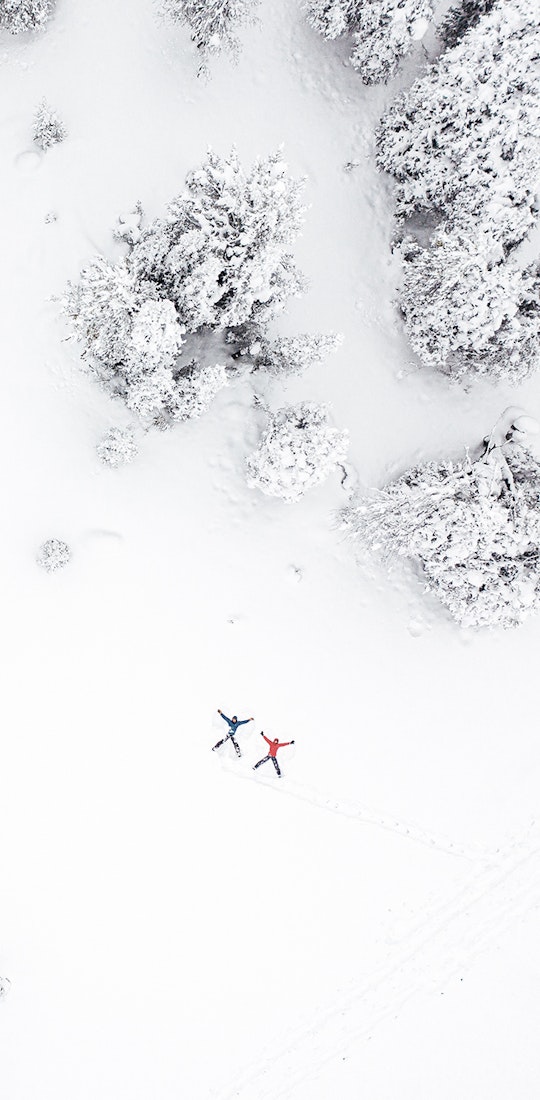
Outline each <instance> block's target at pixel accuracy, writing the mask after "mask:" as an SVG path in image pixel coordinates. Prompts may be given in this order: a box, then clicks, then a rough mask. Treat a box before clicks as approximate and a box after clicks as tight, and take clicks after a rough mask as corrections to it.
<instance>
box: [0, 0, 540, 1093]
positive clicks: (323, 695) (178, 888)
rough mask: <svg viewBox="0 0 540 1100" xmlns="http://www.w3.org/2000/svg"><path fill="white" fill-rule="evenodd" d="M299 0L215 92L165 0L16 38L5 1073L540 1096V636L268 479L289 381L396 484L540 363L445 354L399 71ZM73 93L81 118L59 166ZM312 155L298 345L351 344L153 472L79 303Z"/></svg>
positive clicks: (167, 449)
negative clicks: (184, 218) (411, 245)
mask: <svg viewBox="0 0 540 1100" xmlns="http://www.w3.org/2000/svg"><path fill="white" fill-rule="evenodd" d="M260 16H261V22H260V26H259V27H255V28H250V29H249V30H247V31H246V32H245V33H244V34H243V39H244V51H243V54H242V57H241V60H240V63H239V65H238V67H236V68H233V67H231V66H230V64H229V63H228V61H227V60H226V59H223V60H218V61H214V62H213V63H212V71H213V76H212V80H211V81H210V83H208V84H206V83H201V82H200V81H197V80H196V77H195V72H196V67H197V59H196V57H195V56H194V53H193V50H192V47H191V46H190V44H189V40H188V35H187V34H186V33H185V32H184V31H181V30H180V29H179V28H176V29H175V28H173V29H171V27H170V26H167V25H164V24H160V23H159V22H158V21H157V20H156V17H155V9H154V6H153V4H152V0H132V2H131V3H128V2H127V0H114V2H112V3H111V0H93V3H92V4H90V5H89V4H87V3H83V0H58V4H57V10H56V14H55V16H54V18H53V20H52V21H51V23H50V24H49V25H48V26H47V28H46V29H45V30H44V31H43V32H42V33H39V34H38V35H36V36H35V37H30V36H22V37H18V38H11V37H10V36H9V35H8V34H2V37H1V38H0V194H1V199H2V202H1V209H2V211H3V223H2V249H1V253H0V301H1V303H2V321H1V325H0V355H1V370H2V400H1V402H0V448H1V452H2V453H1V469H2V471H3V478H2V496H3V518H4V529H3V537H2V540H1V543H0V554H1V563H0V564H1V575H2V580H3V600H2V611H3V615H2V620H3V630H2V649H1V668H2V673H3V675H2V691H1V696H0V698H1V704H0V705H1V714H2V738H1V790H2V797H1V799H0V837H1V841H0V914H1V920H0V975H2V976H5V977H6V978H8V979H9V980H10V987H9V995H8V996H6V997H4V998H2V999H1V1001H0V1092H1V1095H2V1098H3V1100H29V1098H30V1097H37V1096H39V1097H40V1100H52V1098H54V1100H73V1097H77V1100H96V1097H99V1098H100V1100H128V1098H129V1100H148V1098H149V1097H155V1098H156V1100H173V1098H174V1100H177V1098H178V1097H179V1096H182V1097H188V1098H189V1100H233V1098H235V1097H241V1098H242V1100H277V1098H278V1097H283V1098H289V1100H326V1098H327V1097H328V1096H329V1095H335V1096H337V1097H338V1098H339V1100H358V1097H360V1096H362V1097H364V1096H365V1097H366V1098H369V1100H432V1098H433V1096H435V1095H437V1096H440V1097H444V1098H446V1097H448V1100H455V1098H456V1097H457V1096H459V1097H460V1100H478V1098H479V1097H484V1096H486V1097H489V1100H503V1098H504V1100H507V1098H508V1096H509V1095H515V1096H519V1098H520V1100H533V1097H535V1096H536V1095H537V1082H538V1070H539V1065H538V1061H539V1059H538V1052H537V1044H535V1043H534V1042H533V1036H535V1035H537V1033H538V1024H539V1023H540V1020H539V1011H538V997H537V996H535V995H534V982H535V978H537V976H538V971H539V968H540V954H539V944H538V937H537V935H536V934H535V933H536V927H537V923H536V915H537V909H538V904H539V901H540V838H539V834H538V827H537V826H536V825H535V824H534V819H535V815H536V813H537V809H538V790H539V786H540V742H539V738H538V735H537V709H538V704H537V698H538V693H537V660H538V658H537V654H538V643H539V640H540V619H539V618H536V619H534V618H533V619H531V620H530V621H529V622H528V623H527V624H526V625H525V626H523V627H522V628H520V629H519V630H516V631H513V632H504V631H501V632H493V633H483V634H471V635H464V634H462V633H461V632H460V631H459V630H458V629H457V628H456V627H455V626H454V625H453V623H452V622H451V621H450V620H449V619H448V618H447V617H446V615H445V613H444V612H443V611H442V610H441V609H440V608H439V606H438V605H437V604H436V603H435V602H434V601H433V600H431V599H429V598H428V597H426V596H424V594H423V593H422V589H421V585H419V583H418V582H415V581H414V580H412V579H410V578H408V577H407V575H406V574H403V575H402V574H400V573H398V572H396V573H395V574H394V575H393V577H391V578H388V577H387V575H386V573H385V572H384V571H383V570H379V569H378V568H377V567H376V566H375V565H373V566H371V567H368V566H366V565H362V566H359V565H358V564H357V563H356V562H355V560H354V556H353V551H352V548H351V547H350V546H349V545H348V544H347V543H346V542H345V541H344V540H343V538H342V535H341V534H340V532H339V531H338V530H337V528H336V523H335V513H336V511H337V510H338V509H339V508H340V507H341V505H342V504H344V503H345V501H346V499H347V495H346V489H347V485H345V486H343V487H342V486H341V484H340V479H341V473H336V475H335V476H334V477H333V478H332V479H330V480H329V481H328V482H327V483H326V484H325V485H324V486H323V487H322V488H320V489H317V490H315V491H313V493H312V494H311V495H309V496H306V497H305V499H304V500H303V501H301V502H300V503H299V504H297V505H290V506H287V505H285V504H283V503H281V502H279V501H278V500H273V499H270V498H268V497H263V496H262V495H261V494H258V493H257V492H255V491H253V490H250V489H248V488H247V486H246V484H245V479H244V470H243V467H244V460H245V457H246V455H247V454H248V453H249V452H250V451H251V450H252V449H253V447H254V445H255V444H256V442H257V439H258V436H259V433H260V430H261V428H262V427H263V425H264V418H263V417H262V414H261V412H260V411H258V410H256V409H255V408H254V407H253V396H254V392H255V390H258V391H259V392H262V391H263V389H264V394H265V396H266V398H267V399H268V400H269V402H270V404H271V406H272V407H273V408H277V407H279V406H280V405H282V404H284V403H285V402H288V401H290V402H292V401H296V400H315V401H323V402H328V403H330V405H331V407H332V410H333V417H334V420H335V423H336V424H337V425H338V426H340V427H347V428H348V429H349V431H350V439H351V448H350V462H351V465H352V466H353V467H354V469H355V471H356V476H357V477H358V479H359V481H360V483H361V484H364V485H366V486H367V485H380V484H383V483H384V482H385V481H386V480H387V479H388V478H389V477H391V476H393V475H395V474H396V473H398V472H399V471H401V470H403V469H405V468H406V467H407V466H409V465H410V464H411V463H412V462H415V461H417V460H419V459H424V458H429V457H432V456H437V455H448V454H451V453H454V452H456V453H460V452H461V451H462V449H463V448H464V447H465V446H466V445H474V444H475V443H476V442H477V441H478V440H479V439H480V438H481V437H482V436H483V435H484V434H485V433H486V431H488V430H489V428H490V427H491V426H492V424H493V423H494V421H495V420H496V419H497V417H498V415H499V413H500V412H501V410H502V409H503V408H504V407H505V406H506V405H510V404H512V405H521V406H523V407H524V408H525V409H526V410H527V411H528V412H529V413H530V414H531V415H533V416H539V415H540V380H539V379H532V380H531V381H530V382H528V383H527V384H524V385H523V386H521V387H519V388H518V389H510V388H509V387H504V386H500V387H498V388H492V387H490V386H489V385H488V384H487V383H478V384H476V385H474V386H472V387H471V388H470V389H469V390H468V391H465V390H463V389H450V388H449V386H448V383H447V382H446V381H445V380H444V379H442V378H439V377H435V376H432V375H430V374H429V373H427V372H425V371H421V370H419V369H418V366H417V364H416V363H415V361H414V358H413V356H412V355H411V353H410V350H409V348H408V345H407V343H406V341H405V338H404V336H403V333H402V331H401V328H400V324H399V320H398V318H397V316H396V312H395V308H394V304H393V302H394V296H395V286H396V280H397V278H398V267H397V265H396V263H395V261H394V260H393V259H392V256H391V253H390V250H389V241H390V237H391V233H392V225H391V197H390V189H389V186H388V184H387V183H386V182H385V181H384V180H383V179H382V178H381V177H379V176H378V175H377V173H376V172H375V169H374V164H373V157H372V147H373V130H374V125H375V122H376V119H377V118H378V116H379V114H380V111H381V109H382V107H383V105H384V104H385V103H386V102H388V101H389V99H390V98H391V96H392V94H393V90H392V86H390V87H388V88H386V89H384V90H382V91H381V90H380V89H366V88H364V87H363V86H362V84H361V82H360V80H359V77H358V75H357V74H356V73H354V72H353V71H352V70H351V69H350V68H348V67H346V66H344V64H343V59H344V58H345V57H346V49H344V48H342V46H341V45H340V44H331V43H327V42H325V41H324V40H323V39H321V38H319V37H318V36H317V35H316V34H315V33H314V32H312V31H310V30H309V28H308V27H307V26H306V25H305V23H304V21H303V18H302V15H301V12H300V10H299V5H298V4H297V3H296V2H293V0H274V2H273V3H271V2H270V0H264V2H263V3H262V4H261V9H260ZM421 63H422V52H421V50H419V51H418V54H417V57H416V59H413V61H411V62H410V63H409V64H408V76H407V74H405V76H404V77H403V79H411V78H412V71H413V69H414V66H415V65H418V64H421ZM43 97H45V98H46V99H47V101H48V102H49V103H50V104H51V105H52V106H53V107H54V108H55V109H56V110H57V111H58V113H59V115H60V117H61V118H62V119H63V121H64V123H65V125H66V127H67V130H68V137H67V138H66V140H65V141H64V142H63V143H62V144H61V145H58V146H55V147H54V148H52V149H50V150H48V151H47V152H46V153H44V154H41V153H38V151H37V149H36V148H35V147H34V146H33V145H32V140H31V133H32V117H33V114H34V111H35V109H36V107H37V106H38V104H39V102H40V101H41V100H42V98H43ZM282 142H283V143H284V145H285V152H286V157H287V160H288V163H289V165H290V169H291V171H292V172H293V173H295V174H298V175H302V174H305V175H306V176H307V179H308V201H309V203H310V209H309V211H308V216H307V220H306V226H305V231H304V234H303V237H302V239H301V241H300V244H299V247H298V249H297V258H298V261H299V263H300V266H301V267H302V268H303V270H304V271H305V273H306V275H307V276H308V277H309V280H310V283H311V288H310V291H309V293H308V295H306V297H305V298H304V299H302V300H301V301H298V302H295V303H293V304H292V306H291V308H290V311H289V313H288V315H287V317H285V318H284V319H283V322H282V324H281V329H280V330H281V331H282V332H290V333H293V332H297V331H303V330H323V331H330V330H337V331H340V332H342V333H343V334H344V336H345V340H344V343H343V346H342V348H341V349H340V350H339V352H338V353H337V354H336V355H335V356H334V357H333V358H332V359H331V360H330V361H329V362H328V363H327V364H325V365H322V366H320V367H317V368H314V369H313V370H311V371H310V372H308V373H307V374H306V375H305V376H304V377H302V378H299V379H295V380H294V381H293V382H291V383H290V384H289V385H288V387H287V388H286V389H285V388H284V387H283V386H281V385H280V384H279V383H277V382H275V383H272V384H270V382H269V381H268V380H267V381H265V382H264V383H262V382H260V381H259V380H255V379H253V381H252V382H249V381H245V382H243V383H241V384H239V385H238V386H237V387H233V386H230V387H229V388H228V389H226V390H224V391H223V392H222V393H221V394H220V395H219V396H218V398H217V399H216V401H215V402H214V404H213V405H212V407H211V410H210V412H209V413H208V415H207V416H205V417H204V418H203V419H201V420H200V421H198V422H196V421H195V422H190V423H187V424H185V425H180V426H178V427H177V428H176V429H175V430H173V431H170V432H166V433H159V432H154V433H144V432H143V431H142V430H141V429H140V428H137V429H136V433H137V441H138V444H139V455H138V457H137V459H136V460H135V461H134V462H133V463H132V464H131V465H129V466H127V467H125V468H122V469H118V470H111V469H108V468H106V467H104V466H103V465H102V464H101V463H100V462H99V460H98V457H97V455H96V451H95V447H96V444H97V443H98V442H99V440H100V439H101V438H102V436H103V434H104V432H105V431H106V430H107V429H108V428H110V427H112V426H123V425H127V424H129V423H132V419H131V417H130V416H129V415H128V413H127V411H126V410H125V408H124V407H123V406H121V405H118V404H115V403H113V402H111V401H110V399H108V398H107V397H106V396H105V395H104V394H102V393H101V392H100V391H99V390H98V388H97V387H96V386H95V384H93V383H92V382H91V381H90V380H88V379H87V378H85V376H84V375H83V374H82V372H81V370H80V365H79V355H78V351H77V348H76V346H75V345H74V344H71V343H67V342H64V337H65V331H64V329H63V327H62V324H61V322H60V321H59V320H58V303H57V302H54V301H53V300H52V298H53V296H55V295H59V294H61V292H62V290H63V288H64V286H65V283H66V280H67V279H69V278H71V279H75V278H76V277H77V275H78V273H79V271H80V268H81V266H82V265H83V264H84V263H85V261H87V260H88V259H89V257H90V256H91V255H93V254H94V253H95V252H96V251H101V252H103V253H104V254H106V255H107V256H109V257H115V256H120V255H121V254H122V250H123V246H121V245H119V244H118V243H114V241H113V239H112V236H111V230H112V227H113V226H114V224H115V221H116V218H117V216H118V214H119V213H122V212H126V211H127V210H129V209H131V208H132V206H133V203H134V202H135V201H136V200H137V199H141V201H142V203H143V206H144V208H145V211H146V214H147V216H148V217H153V216H155V215H157V214H159V213H160V212H162V211H163V207H164V204H165V203H166V201H167V200H168V199H169V198H171V197H172V196H173V195H174V194H175V193H176V192H177V191H178V190H180V188H181V187H182V184H183V180H184V177H185V173H186V171H188V170H189V169H190V168H191V167H194V166H196V165H197V164H198V163H199V162H200V161H201V159H202V157H203V156H204V152H205V149H206V147H207V145H208V144H211V145H212V146H214V148H216V149H217V150H218V151H219V152H220V153H226V152H227V151H228V150H229V149H230V147H231V145H232V144H236V146H237V148H238V150H239V153H240V155H241V157H242V159H244V160H245V161H246V162H249V161H250V160H252V159H253V158H254V157H255V156H256V155H258V154H261V155H265V154H267V153H268V152H270V151H272V150H273V149H274V148H275V147H276V146H277V145H279V144H281V143H282ZM348 162H353V163H354V165H355V166H354V167H353V168H352V170H350V171H344V166H345V165H346V164H347V163H348ZM51 213H53V214H55V215H56V220H51V219H50V218H48V215H50V214H51ZM48 538H60V539H64V540H65V541H66V542H67V543H68V544H69V546H70V547H71V549H72V559H71V562H70V563H69V565H68V566H67V567H66V568H65V569H64V570H63V571H61V572H59V573H58V574H51V575H49V574H47V573H45V572H44V571H43V570H41V569H39V567H38V566H37V565H36V563H35V557H36V553H37V551H38V548H39V546H40V545H41V544H42V543H43V542H44V541H45V540H46V539H48ZM218 707H221V708H222V709H223V710H224V711H225V713H227V714H231V713H238V714H239V716H240V717H249V716H250V715H253V716H254V717H255V722H254V723H253V724H250V725H249V726H245V727H241V729H240V731H239V742H240V744H241V747H242V750H243V758H242V760H241V761H240V762H239V763H238V762H237V761H236V759H235V758H234V754H233V753H232V752H231V751H230V746H227V747H226V748H225V749H223V750H221V754H219V753H212V752H211V751H210V749H211V746H212V745H213V744H214V743H215V742H216V741H217V740H218V737H219V736H220V735H222V733H223V730H224V725H223V722H222V721H221V719H220V718H219V716H218V714H217V708H218ZM261 729H264V731H265V732H266V733H267V734H268V735H269V736H270V735H272V736H279V737H280V738H281V739H282V740H289V739H291V738H294V739H295V745H294V746H292V747H291V748H288V749H282V750H281V752H280V760H281V761H282V766H283V772H284V778H283V780H282V781H281V787H280V786H279V785H278V780H277V779H275V778H274V775H273V772H272V771H270V772H269V771H268V770H265V769H260V770H259V771H258V772H257V773H256V775H255V773H253V772H252V771H251V765H252V764H253V763H254V762H255V761H256V760H257V759H258V758H259V757H260V756H262V755H263V752H264V749H265V745H264V742H263V741H262V739H261V738H260V736H259V731H260V730H261ZM461 978H463V981H461V980H460V979H461ZM490 1037H492V1039H493V1042H492V1044H491V1043H490V1042H489V1038H490ZM475 1040H476V1041H475ZM344 1059H345V1060H344ZM489 1059H490V1061H489V1066H487V1062H488V1060H489ZM516 1061H518V1062H519V1065H518V1068H517V1069H516V1068H515V1066H516ZM514 1072H515V1076H513V1073H514ZM514 1086H515V1087H514Z"/></svg>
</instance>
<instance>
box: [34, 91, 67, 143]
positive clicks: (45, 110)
mask: <svg viewBox="0 0 540 1100" xmlns="http://www.w3.org/2000/svg"><path fill="white" fill-rule="evenodd" d="M66 133H67V131H66V128H65V126H64V123H63V122H62V120H61V118H60V116H59V115H58V114H57V112H56V111H55V110H53V108H52V107H50V106H49V104H48V103H47V102H46V100H45V99H43V100H42V101H41V103H40V105H39V107H38V109H37V111H36V113H35V116H34V141H35V143H36V145H39V147H40V149H44V150H45V149H50V147H51V145H58V144H59V143H60V142H61V141H63V140H64V138H65V137H66Z"/></svg>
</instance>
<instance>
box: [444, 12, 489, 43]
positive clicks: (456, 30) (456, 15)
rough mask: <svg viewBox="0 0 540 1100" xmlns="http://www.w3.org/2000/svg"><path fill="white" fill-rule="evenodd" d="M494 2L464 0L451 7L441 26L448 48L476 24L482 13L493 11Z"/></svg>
mask: <svg viewBox="0 0 540 1100" xmlns="http://www.w3.org/2000/svg"><path fill="white" fill-rule="evenodd" d="M494 3H495V0H462V3H461V4H458V5H457V6H456V7H454V8H450V10H449V11H448V12H447V13H446V15H445V17H444V20H443V22H442V24H441V26H440V28H439V34H440V36H441V38H442V40H443V42H444V44H445V46H446V48H447V49H451V48H452V46H455V45H456V44H457V43H458V42H459V40H460V38H463V35H464V34H466V32H467V31H468V30H470V28H471V27H475V26H476V24H477V23H478V20H479V19H480V17H481V16H482V15H485V13H486V12H488V11H491V9H492V7H493V5H494Z"/></svg>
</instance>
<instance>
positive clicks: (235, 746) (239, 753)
mask: <svg viewBox="0 0 540 1100" xmlns="http://www.w3.org/2000/svg"><path fill="white" fill-rule="evenodd" d="M231 741H232V743H233V745H234V751H235V753H236V755H237V756H241V755H242V753H241V752H240V745H239V744H238V743H237V742H236V741H235V740H234V737H233V735H232V733H231Z"/></svg>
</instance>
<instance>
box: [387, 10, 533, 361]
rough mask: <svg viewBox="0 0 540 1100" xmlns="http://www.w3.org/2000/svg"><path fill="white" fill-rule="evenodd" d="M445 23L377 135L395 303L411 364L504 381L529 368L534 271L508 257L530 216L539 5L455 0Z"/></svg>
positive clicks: (515, 250) (515, 249)
mask: <svg viewBox="0 0 540 1100" xmlns="http://www.w3.org/2000/svg"><path fill="white" fill-rule="evenodd" d="M445 26H446V33H447V36H448V39H449V41H451V42H453V43H454V44H453V45H452V47H451V48H450V49H448V50H447V51H446V52H445V53H443V54H442V56H441V57H440V59H439V60H438V61H437V62H436V64H434V65H432V66H431V67H430V68H429V70H428V72H427V73H426V75H425V76H423V77H421V78H420V79H419V80H417V81H416V82H415V83H414V84H413V86H412V88H411V89H410V90H409V91H408V92H405V93H403V94H402V95H400V96H399V97H398V99H397V100H396V101H395V102H394V104H393V106H392V107H391V108H390V110H389V112H388V113H387V115H386V116H385V118H384V119H383V121H382V124H381V126H380V129H379V131H378V138H377V153H378V162H379V165H380V167H381V168H383V169H385V170H386V171H387V172H390V173H391V174H392V175H393V176H394V178H395V180H396V203H397V213H398V217H399V218H400V219H401V220H402V221H403V222H406V221H407V223H408V226H406V228H405V234H407V233H408V235H405V236H404V239H403V240H402V242H401V244H400V246H399V247H400V252H401V256H402V260H403V267H404V285H403V290H402V297H401V306H402V310H403V314H404V318H405V325H406V328H407V331H408V334H409V337H410V340H411V343H412V346H413V348H414V350H415V351H416V352H417V354H418V355H419V356H420V358H421V359H422V361H423V362H424V363H426V364H429V365H432V366H436V367H438V368H440V369H442V370H444V371H445V372H447V373H448V374H450V375H452V376H454V377H459V376H462V375H464V374H470V373H476V374H489V375H490V376H491V377H493V378H500V377H505V378H510V379H512V380H518V379H521V378H523V377H524V376H525V375H527V374H528V373H529V372H530V371H531V370H532V369H533V368H534V367H537V366H538V363H539V359H540V356H539V336H540V265H539V264H538V263H533V264H525V263H524V262H522V261H521V260H520V254H519V250H518V246H519V245H520V244H521V242H522V241H523V240H524V238H525V237H526V236H527V234H528V233H529V230H530V229H531V227H532V225H533V224H534V222H535V220H536V219H537V218H538V202H537V193H538V179H539V175H540V143H539V140H538V135H539V126H540V76H539V71H538V41H539V38H540V7H539V6H538V5H531V4H530V3H529V0H496V2H494V0H491V2H487V0H480V2H479V3H473V2H469V3H467V4H466V5H464V7H463V8H462V9H459V10H458V11H457V12H454V13H451V15H450V17H449V18H448V19H447V22H446V25H445ZM411 219H412V220H411ZM429 224H431V226H432V227H433V226H435V228H432V229H431V231H430V233H429V239H428V240H426V233H425V227H426V225H429ZM414 226H416V228H417V229H418V227H421V228H422V227H423V230H424V232H423V235H422V233H418V232H416V235H415V234H414V229H411V227H414Z"/></svg>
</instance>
